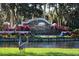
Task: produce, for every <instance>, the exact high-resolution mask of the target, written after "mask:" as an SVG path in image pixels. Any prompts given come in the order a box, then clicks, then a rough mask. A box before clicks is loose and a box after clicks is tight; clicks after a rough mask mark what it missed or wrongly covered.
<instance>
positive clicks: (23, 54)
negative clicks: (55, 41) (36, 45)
mask: <svg viewBox="0 0 79 59" xmlns="http://www.w3.org/2000/svg"><path fill="white" fill-rule="evenodd" d="M0 56H79V54H66V53H61V52H48V53H33V52H32V53H31V52H25V53H22V54H20V53H17V54H16V53H10V54H0Z"/></svg>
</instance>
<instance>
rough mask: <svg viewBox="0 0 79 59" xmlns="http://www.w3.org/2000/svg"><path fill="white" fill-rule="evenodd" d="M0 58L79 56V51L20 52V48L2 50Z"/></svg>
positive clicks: (28, 50) (30, 49) (28, 49)
mask: <svg viewBox="0 0 79 59" xmlns="http://www.w3.org/2000/svg"><path fill="white" fill-rule="evenodd" d="M21 52H23V53H21ZM0 56H79V49H78V48H77V49H75V48H73V49H69V48H26V49H24V50H22V51H19V49H18V48H0Z"/></svg>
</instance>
